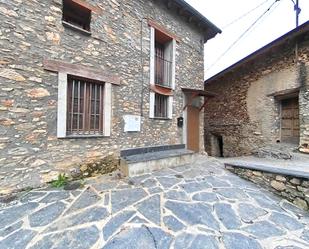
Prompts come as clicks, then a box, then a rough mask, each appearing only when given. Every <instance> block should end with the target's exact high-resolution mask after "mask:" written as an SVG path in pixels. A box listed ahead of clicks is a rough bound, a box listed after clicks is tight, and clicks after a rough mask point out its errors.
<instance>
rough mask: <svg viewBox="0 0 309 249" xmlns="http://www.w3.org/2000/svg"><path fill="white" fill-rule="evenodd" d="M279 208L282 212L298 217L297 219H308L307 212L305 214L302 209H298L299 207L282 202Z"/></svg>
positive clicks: (308, 214) (308, 213)
mask: <svg viewBox="0 0 309 249" xmlns="http://www.w3.org/2000/svg"><path fill="white" fill-rule="evenodd" d="M281 206H282V208H283V209H284V210H286V211H288V212H290V213H292V214H294V215H296V216H298V217H309V212H306V211H304V210H302V209H300V208H299V207H297V206H295V205H293V204H292V203H290V202H288V201H283V202H282V203H281Z"/></svg>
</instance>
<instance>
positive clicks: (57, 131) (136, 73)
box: [0, 0, 220, 191]
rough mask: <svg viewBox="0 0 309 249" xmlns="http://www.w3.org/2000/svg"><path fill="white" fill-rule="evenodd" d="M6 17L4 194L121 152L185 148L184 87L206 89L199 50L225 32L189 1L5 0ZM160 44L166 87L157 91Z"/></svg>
mask: <svg viewBox="0 0 309 249" xmlns="http://www.w3.org/2000/svg"><path fill="white" fill-rule="evenodd" d="M80 16H83V18H80ZM0 18H1V30H0V89H1V92H0V101H1V103H0V134H1V136H0V151H1V152H0V182H1V184H0V186H1V188H2V190H4V191H7V190H9V189H10V188H11V187H12V186H17V187H18V188H22V187H24V186H29V185H31V183H34V184H35V183H38V182H46V181H49V180H50V179H52V178H54V177H55V176H56V175H58V173H59V172H67V171H69V170H70V169H71V168H72V166H74V165H82V164H84V163H88V162H92V161H98V160H102V159H104V158H106V157H107V156H112V157H114V158H117V157H118V156H119V151H120V150H121V149H124V148H134V147H143V146H150V145H151V146H154V145H170V144H179V143H181V144H182V143H186V136H187V134H186V133H187V132H186V129H185V126H184V127H178V125H177V118H178V117H185V115H186V113H185V111H184V110H183V107H184V105H185V103H186V98H187V96H186V95H185V94H184V93H183V91H182V88H190V89H202V88H203V72H204V68H203V66H204V65H203V58H204V51H203V46H204V43H205V42H206V41H207V40H208V39H211V38H212V37H214V36H215V35H216V34H217V33H218V32H220V30H219V29H218V28H217V27H216V26H214V25H213V24H212V23H211V22H209V21H208V20H207V19H206V18H205V17H203V16H202V15H201V14H199V13H198V12H197V11H196V10H194V9H193V8H192V7H190V6H189V5H188V4H186V3H185V2H184V1H182V0H173V1H154V0H152V1H146V0H131V1H127V0H87V1H86V0H67V1H65V0H64V1H62V0H47V1H20V0H12V1H1V2H0ZM157 42H162V43H165V44H163V45H164V46H163V47H164V48H163V50H162V51H163V52H165V56H166V54H168V56H169V58H167V57H164V58H163V59H162V60H169V61H170V64H169V68H168V70H169V76H168V77H169V79H168V81H170V85H168V86H167V87H166V86H163V87H162V86H157V85H156V82H155V77H156V75H155V74H156V72H155V69H154V67H155V65H154V64H155V63H157V62H156V61H155V59H154V57H155V56H156V54H155V52H156V51H157V50H155V49H156V47H155V46H157V45H156V44H157ZM166 51H167V52H166ZM162 65H163V66H164V65H165V64H162ZM164 70H165V69H163V73H165V71H164ZM161 73H162V72H161ZM161 76H162V75H161ZM162 77H163V76H162ZM164 77H166V76H164ZM74 82H75V83H74ZM79 82H80V83H79ZM72 89H73V90H72ZM74 89H75V90H74ZM93 89H94V90H93ZM75 94H76V95H77V96H78V97H77V98H76V96H75ZM157 95H158V96H161V95H162V96H163V97H162V99H163V100H162V101H163V102H162V103H163V104H162V103H161V104H160V105H161V109H162V108H166V109H165V111H164V110H163V111H162V110H160V108H159V109H156V108H158V107H156V106H158V105H159V104H158V103H157V102H158V99H157V97H156V96H157ZM72 96H73V97H72ZM89 96H90V97H89ZM91 96H92V97H91ZM94 96H97V97H94ZM89 98H90V100H89ZM85 99H87V100H85ZM71 100H72V104H70V101H71ZM83 101H85V102H83ZM81 103H84V105H85V106H84V107H83V104H81ZM93 103H94V104H93ZM95 103H97V104H95ZM92 104H93V106H96V107H93V106H92ZM155 105H156V106H155ZM72 106H73V107H72ZM87 106H88V107H89V106H91V107H89V108H90V109H88V112H87V113H86V111H87V110H86V109H87V108H88V107H87ZM86 107H87V108H86ZM71 108H72V110H70V109H71ZM75 108H78V110H77V109H76V110H75ZM93 108H97V109H96V110H94V109H93ZM89 110H90V111H89ZM93 110H94V111H93ZM156 112H159V116H158V115H157V114H156ZM87 115H89V119H87V118H84V117H88V116H87ZM156 115H157V116H156ZM202 116H203V115H200V124H199V126H200V130H201V131H200V136H201V137H202V136H203V117H202ZM90 119H91V121H89V120H90ZM96 120H97V121H96ZM185 123H186V121H185ZM70 126H71V127H70ZM69 127H70V128H69ZM86 127H88V128H87V129H89V130H90V131H88V133H87V132H86V131H83V129H86ZM87 129H86V130H87ZM80 130H81V133H80V132H79V131H80ZM92 130H94V131H93V132H92ZM200 150H201V151H203V150H204V147H203V139H200Z"/></svg>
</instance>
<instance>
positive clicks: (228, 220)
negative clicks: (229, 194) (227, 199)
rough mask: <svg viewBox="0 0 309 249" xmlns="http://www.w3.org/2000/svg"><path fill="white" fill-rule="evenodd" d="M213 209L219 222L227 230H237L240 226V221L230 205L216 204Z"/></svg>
mask: <svg viewBox="0 0 309 249" xmlns="http://www.w3.org/2000/svg"><path fill="white" fill-rule="evenodd" d="M214 209H215V212H216V214H217V216H218V218H219V220H220V221H221V223H222V224H223V225H224V226H225V227H226V228H227V229H237V228H239V227H240V226H241V221H240V220H239V218H238V217H237V216H236V214H235V212H234V211H233V209H232V206H231V205H230V204H226V203H217V204H215V205H214Z"/></svg>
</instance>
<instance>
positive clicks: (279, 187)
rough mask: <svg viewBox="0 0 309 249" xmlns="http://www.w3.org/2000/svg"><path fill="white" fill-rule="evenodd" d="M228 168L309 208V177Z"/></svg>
mask: <svg viewBox="0 0 309 249" xmlns="http://www.w3.org/2000/svg"><path fill="white" fill-rule="evenodd" d="M226 168H227V169H228V170H230V171H232V172H233V173H235V174H237V175H239V176H240V177H242V178H245V179H247V180H250V181H252V182H254V183H256V184H258V185H260V186H263V187H266V188H267V189H269V190H270V191H271V192H274V193H275V194H277V195H280V196H282V197H284V198H285V199H287V200H289V201H291V202H293V203H294V204H295V205H296V206H299V207H300V208H302V209H304V210H308V209H309V180H308V179H303V178H297V177H293V176H288V175H280V174H273V173H267V172H262V171H256V170H251V169H243V168H237V167H230V166H226Z"/></svg>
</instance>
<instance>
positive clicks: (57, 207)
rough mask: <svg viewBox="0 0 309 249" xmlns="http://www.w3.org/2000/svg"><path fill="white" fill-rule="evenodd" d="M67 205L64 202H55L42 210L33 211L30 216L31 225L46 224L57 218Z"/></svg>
mask: <svg viewBox="0 0 309 249" xmlns="http://www.w3.org/2000/svg"><path fill="white" fill-rule="evenodd" d="M65 208H66V205H65V204H64V203H62V202H55V203H53V204H50V205H48V206H46V207H44V208H41V209H40V210H38V211H36V212H35V213H32V214H31V215H30V216H29V223H30V226H31V227H39V226H46V225H48V224H49V223H51V222H52V221H54V220H56V219H57V218H58V217H59V216H60V215H61V214H62V212H63V211H64V210H65Z"/></svg>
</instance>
